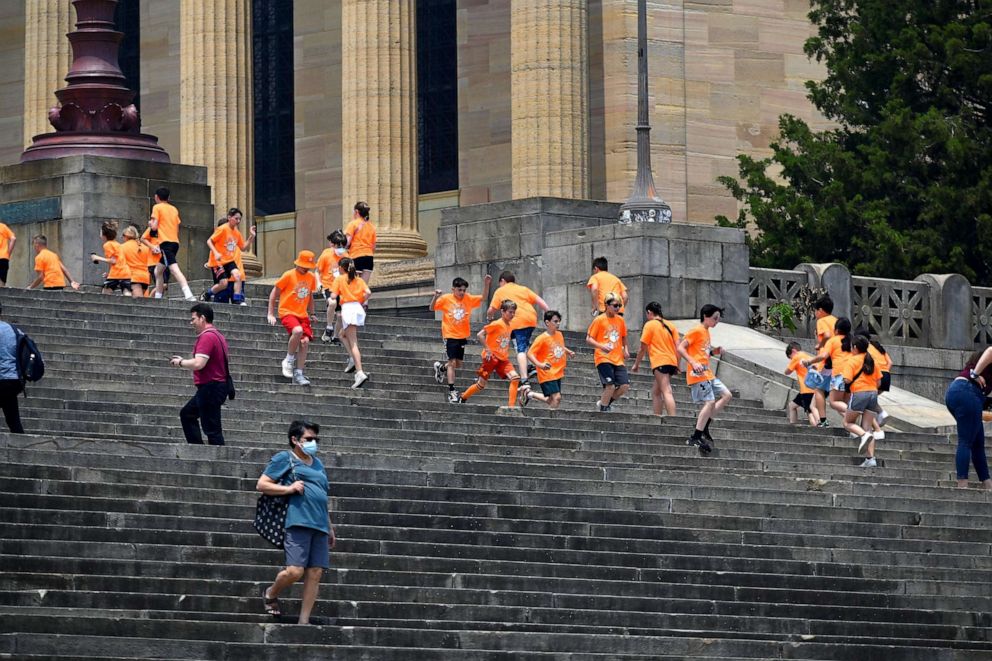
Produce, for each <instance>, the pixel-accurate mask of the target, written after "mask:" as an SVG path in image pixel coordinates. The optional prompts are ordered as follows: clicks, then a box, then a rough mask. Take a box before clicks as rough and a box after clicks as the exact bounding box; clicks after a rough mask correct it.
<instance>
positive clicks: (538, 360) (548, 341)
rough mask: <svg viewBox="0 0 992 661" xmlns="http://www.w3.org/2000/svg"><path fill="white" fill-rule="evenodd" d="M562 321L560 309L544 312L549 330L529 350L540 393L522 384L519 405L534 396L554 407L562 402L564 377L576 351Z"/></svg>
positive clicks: (528, 353) (546, 326) (553, 408)
mask: <svg viewBox="0 0 992 661" xmlns="http://www.w3.org/2000/svg"><path fill="white" fill-rule="evenodd" d="M560 325H561V313H560V312H558V311H557V310H548V311H547V312H545V313H544V327H545V328H546V329H547V330H545V332H544V333H542V334H541V336H540V337H538V338H537V339H536V340H534V344H532V345H531V347H530V351H528V352H527V360H529V361H530V362H531V363H533V364H534V366H535V367H537V383H538V385H540V387H541V394H538V393H536V392H534V391H533V390H532V389H530V388H521V389H520V406H527V402H529V401H530V400H532V399H536V400H537V401H539V402H544V403H545V404H547V405H548V408H550V409H551V410H555V409H557V408H558V407H559V406H561V381H562V378H563V377H564V376H565V365H566V364H567V363H568V359H569V358H574V357H575V352H574V351H572V350H571V349H569V348H568V347H566V346H565V338H564V337H563V336H562V334H561V331H559V330H558V327H559V326H560Z"/></svg>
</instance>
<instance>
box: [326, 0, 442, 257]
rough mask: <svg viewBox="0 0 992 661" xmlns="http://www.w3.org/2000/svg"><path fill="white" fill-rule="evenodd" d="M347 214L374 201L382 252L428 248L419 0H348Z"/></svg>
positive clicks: (344, 18) (344, 87)
mask: <svg viewBox="0 0 992 661" xmlns="http://www.w3.org/2000/svg"><path fill="white" fill-rule="evenodd" d="M341 39H342V42H343V43H342V58H341V59H342V66H341V110H342V112H341V114H342V136H343V137H342V143H343V144H342V164H341V165H342V193H343V195H344V202H343V207H344V209H343V211H344V220H345V222H347V221H348V220H351V216H352V208H353V207H354V204H355V202H357V201H358V200H364V201H366V202H368V203H369V206H371V207H372V221H373V222H374V223H375V225H376V232H377V234H378V244H377V246H376V254H375V256H376V259H380V258H382V259H408V258H413V257H422V256H423V255H425V254H427V244H426V243H425V242H424V240H423V238H422V237H421V236H420V232H419V227H418V221H417V62H416V40H417V33H416V12H415V2H414V0H343V2H342V7H341Z"/></svg>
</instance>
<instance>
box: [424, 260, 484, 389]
mask: <svg viewBox="0 0 992 661" xmlns="http://www.w3.org/2000/svg"><path fill="white" fill-rule="evenodd" d="M492 282H493V277H492V276H491V275H489V274H486V277H485V279H484V280H483V285H482V294H481V295H479V296H476V295H475V294H469V293H468V281H467V280H465V279H464V278H455V279H454V280H453V281H452V283H451V293H450V294H442V293H441V290H440V289H437V290H435V291H434V297H433V298H432V299H431V302H430V305H429V306H428V307H429V308H430V309H431V311H433V312H440V313H441V338H442V339H443V340H444V350H445V354H446V355H447V359H446V360H445V361H444V362H441V361H439V360H437V361H434V380H435V381H437V382H438V384H443V383H447V384H448V402H449V403H451V404H457V403H458V391H457V390H455V370H457V369H458V368H460V367H461V366H462V361H463V360H465V345H466V344H468V338H469V335H470V334H471V333H472V329H471V318H472V310H474V309H476V308H477V307H480V306H481V305H482V302H483V301H484V300H486V299H487V298H489V287H490V285H491V284H492Z"/></svg>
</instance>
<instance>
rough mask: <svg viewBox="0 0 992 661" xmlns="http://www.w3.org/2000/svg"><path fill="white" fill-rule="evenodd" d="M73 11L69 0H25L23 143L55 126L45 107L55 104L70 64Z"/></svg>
mask: <svg viewBox="0 0 992 661" xmlns="http://www.w3.org/2000/svg"><path fill="white" fill-rule="evenodd" d="M75 18H76V12H75V11H74V10H73V8H72V4H71V3H70V2H69V0H25V3H24V19H25V22H24V146H25V147H29V146H30V145H31V138H33V137H34V136H36V135H40V134H42V133H50V132H52V131H54V130H55V129H53V128H52V126H51V124H49V123H48V110H49V109H50V108H52V107H54V106H57V105H58V99H56V98H55V90H57V89H59V88H61V87H65V84H66V83H65V75H66V74H67V73H69V66H70V65H71V64H72V50H71V49H70V47H69V40H68V39H67V38H66V34H68V33H69V32H71V31H72V29H73V26H74V24H75Z"/></svg>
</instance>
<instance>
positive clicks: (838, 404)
mask: <svg viewBox="0 0 992 661" xmlns="http://www.w3.org/2000/svg"><path fill="white" fill-rule="evenodd" d="M845 394H846V393H843V392H841V391H839V390H831V391H830V408H832V409H833V410H834V411H837V413H839V414H841V416H844V415H845V414H846V413H847V402H846V401H844V396H845ZM845 424H846V423H845Z"/></svg>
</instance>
